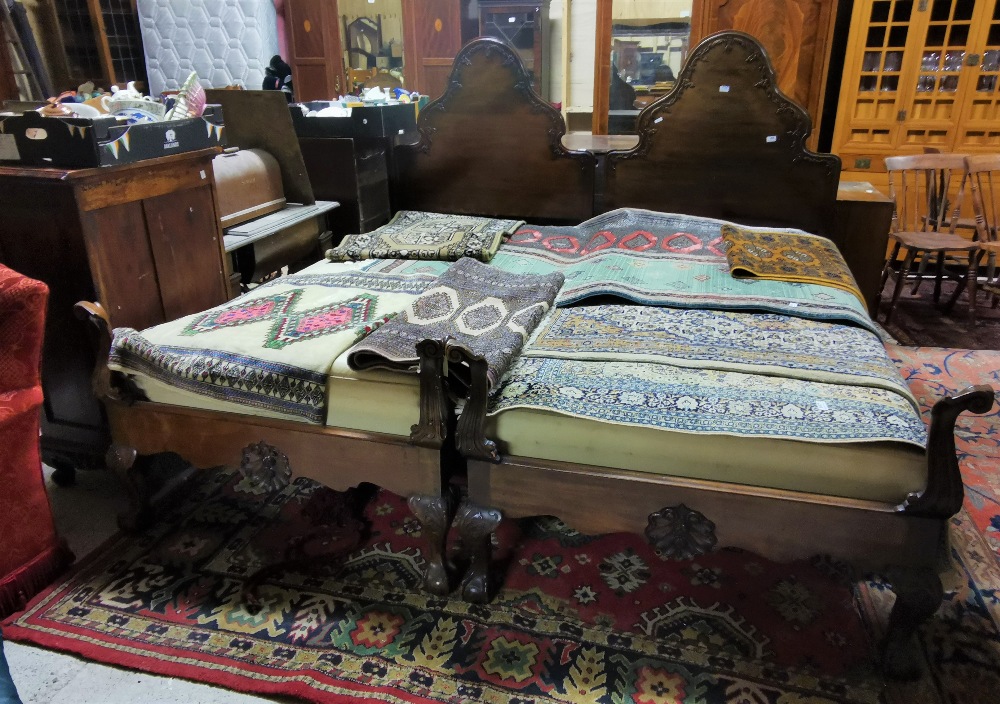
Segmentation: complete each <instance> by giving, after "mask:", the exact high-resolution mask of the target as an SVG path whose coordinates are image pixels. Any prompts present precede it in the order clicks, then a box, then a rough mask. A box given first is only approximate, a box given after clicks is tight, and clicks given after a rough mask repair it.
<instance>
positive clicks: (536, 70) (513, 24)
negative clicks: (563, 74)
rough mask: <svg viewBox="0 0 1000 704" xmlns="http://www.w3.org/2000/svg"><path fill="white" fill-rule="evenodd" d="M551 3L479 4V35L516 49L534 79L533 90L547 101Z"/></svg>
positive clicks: (532, 82) (532, 81)
mask: <svg viewBox="0 0 1000 704" xmlns="http://www.w3.org/2000/svg"><path fill="white" fill-rule="evenodd" d="M547 18H548V2H547V0H546V1H545V2H538V3H514V2H504V3H499V4H497V3H489V4H486V3H483V2H480V3H479V35H480V36H483V37H496V38H497V39H502V40H504V41H505V42H507V43H508V44H509V45H510V46H512V47H514V50H515V51H516V52H517V54H518V56H519V57H520V58H521V62H522V63H523V64H524V67H525V68H526V69H527V70H528V74H529V75H530V76H531V87H532V88H534V89H535V92H537V93H538V94H539V95H541V96H542V97H543V98H545V99H546V100H547V99H548V97H549V96H548V72H549V69H548V65H547V64H548V61H547V58H548V46H547V45H546V43H547V42H548V37H547V36H546V33H547V29H548V21H547Z"/></svg>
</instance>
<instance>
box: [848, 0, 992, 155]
mask: <svg viewBox="0 0 1000 704" xmlns="http://www.w3.org/2000/svg"><path fill="white" fill-rule="evenodd" d="M843 75H844V79H843V84H842V86H841V99H840V105H839V108H838V116H837V127H836V131H835V134H834V143H833V150H834V151H835V152H837V153H838V154H840V155H841V157H842V158H843V160H844V166H845V168H846V169H848V170H853V169H858V170H869V169H875V170H879V169H880V168H881V167H880V163H881V159H882V157H884V156H888V155H892V154H907V153H909V154H913V153H919V152H920V151H922V150H923V149H924V148H926V147H933V148H936V149H939V150H941V151H957V152H963V151H984V150H986V149H997V148H998V147H1000V127H998V121H1000V85H998V84H1000V0H862V1H861V2H859V3H858V4H856V5H855V9H854V17H853V21H852V27H851V36H850V38H849V40H848V53H847V57H846V59H845V62H844V74H843Z"/></svg>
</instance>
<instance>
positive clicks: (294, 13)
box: [286, 0, 327, 60]
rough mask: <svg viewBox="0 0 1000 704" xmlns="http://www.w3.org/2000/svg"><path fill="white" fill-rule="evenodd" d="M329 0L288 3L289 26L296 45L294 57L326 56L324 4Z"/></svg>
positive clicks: (297, 58)
mask: <svg viewBox="0 0 1000 704" xmlns="http://www.w3.org/2000/svg"><path fill="white" fill-rule="evenodd" d="M326 1H327V0H293V1H292V2H288V3H286V7H287V10H286V15H287V17H288V25H287V26H288V27H289V28H290V29H291V40H292V44H293V46H294V47H295V49H294V58H295V59H296V60H302V59H322V58H324V57H325V56H326V43H325V42H324V41H323V5H324V3H325V2H326Z"/></svg>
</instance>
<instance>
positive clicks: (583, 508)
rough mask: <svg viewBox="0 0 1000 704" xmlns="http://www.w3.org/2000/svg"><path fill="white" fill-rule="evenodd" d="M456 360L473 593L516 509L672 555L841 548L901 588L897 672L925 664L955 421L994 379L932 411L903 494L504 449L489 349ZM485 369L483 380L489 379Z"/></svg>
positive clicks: (955, 502)
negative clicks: (917, 653) (797, 485)
mask: <svg viewBox="0 0 1000 704" xmlns="http://www.w3.org/2000/svg"><path fill="white" fill-rule="evenodd" d="M448 357H449V362H450V363H458V364H466V365H468V367H469V369H470V371H471V372H472V379H473V384H472V387H471V391H470V395H469V397H468V398H467V399H466V404H465V409H464V411H463V413H462V416H461V417H460V419H459V421H458V425H457V428H456V431H455V443H456V447H457V449H458V451H459V452H460V453H461V454H462V455H464V456H465V457H466V458H467V459H468V460H469V462H468V472H469V500H468V501H467V502H466V503H465V504H463V506H461V507H460V508H459V513H458V519H457V523H458V526H459V529H460V531H461V539H462V544H463V547H464V548H465V549H466V550H467V551H469V552H470V553H471V555H470V562H471V568H470V569H469V571H468V572H467V575H466V577H465V581H464V583H463V598H465V599H466V600H469V601H475V602H482V601H485V600H487V599H488V598H489V592H490V580H491V575H490V573H489V569H488V568H489V564H490V533H491V532H492V531H494V530H495V529H496V527H497V526H498V525H499V523H500V520H501V512H502V515H503V516H505V517H511V518H517V517H524V516H532V515H546V514H549V515H556V516H558V517H559V518H561V519H562V520H564V521H565V522H566V523H568V524H569V525H571V526H573V527H574V528H576V529H577V530H581V531H584V532H589V533H605V532H615V531H626V532H633V533H640V534H644V535H646V537H647V539H649V540H650V542H651V543H653V544H654V545H655V546H656V548H657V549H658V550H659V551H660V552H661V553H662V554H664V555H667V556H671V557H674V558H675V559H690V558H692V557H695V556H697V555H700V554H702V553H705V552H707V551H709V550H712V549H714V548H715V547H717V546H727V547H728V546H731V547H740V548H744V549H747V550H750V551H752V552H755V553H757V554H760V555H764V556H766V557H769V558H771V559H776V560H791V559H798V558H805V557H811V556H814V555H817V554H829V555H832V556H834V557H836V558H838V559H842V560H845V561H848V562H850V563H852V565H854V566H855V568H857V569H859V570H866V571H867V570H872V571H878V572H880V573H882V574H884V575H886V576H887V577H888V579H889V580H890V582H891V583H892V586H893V590H894V591H895V592H896V595H897V599H896V603H895V606H894V608H893V611H892V614H891V616H890V628H889V631H888V633H887V636H886V641H885V643H884V657H883V666H884V669H885V672H886V673H887V674H888V675H889V676H891V677H896V678H913V677H916V676H917V675H918V674H919V669H918V666H917V664H916V663H917V662H918V661H917V659H916V658H915V657H914V656H913V655H912V653H913V649H914V648H915V642H914V638H913V635H914V633H915V631H916V629H917V627H918V626H919V625H920V624H921V623H922V622H923V621H925V620H926V619H928V618H930V617H931V616H932V615H933V614H934V612H935V611H936V610H937V608H938V606H939V605H940V603H941V599H942V597H943V589H942V586H941V581H940V579H939V578H938V568H939V567H940V565H939V558H940V554H941V551H940V550H939V548H940V546H941V544H942V539H943V537H944V534H945V530H946V528H947V519H948V518H950V517H951V516H952V515H954V514H955V513H957V512H958V510H959V509H960V508H961V506H962V500H963V485H962V477H961V473H960V470H959V465H958V460H957V457H956V454H955V438H954V432H955V421H956V419H957V418H958V416H959V414H961V413H962V412H965V411H969V412H972V413H986V412H988V411H989V410H990V409H991V408H992V406H993V399H994V394H993V389H991V388H990V387H988V386H977V387H974V388H971V389H968V390H966V391H963V392H962V393H960V394H957V395H955V396H950V397H947V398H944V399H942V400H940V401H938V402H937V404H935V406H934V408H933V410H932V422H931V428H930V435H929V443H928V450H927V484H926V486H925V488H924V489H923V490H922V491H921V492H919V493H916V494H912V495H910V496H909V497H908V498H907V499H906V500H905V501H904V502H902V503H901V504H899V505H892V504H884V503H879V502H876V501H862V500H856V499H845V498H842V497H832V496H823V495H818V494H808V493H804V492H794V491H784V490H777V489H767V488H759V487H751V486H744V485H737V484H729V483H724V482H713V481H705V480H696V479H686V478H679V477H670V476H665V475H653V474H649V473H641V472H632V471H626V470H619V469H611V468H607V467H596V466H586V465H580V464H573V463H567V462H556V461H549V460H540V459H536V458H524V457H507V456H503V457H502V456H501V455H500V453H499V451H498V447H497V445H496V444H495V443H494V442H493V441H492V440H490V439H488V438H487V437H486V434H485V431H484V423H485V418H486V407H487V401H488V398H487V394H486V385H485V367H484V366H483V364H482V360H480V359H478V358H476V357H475V355H472V354H471V353H470V352H469V351H468V350H467V349H464V348H462V347H459V346H455V345H451V346H449V350H448ZM477 378H478V380H477Z"/></svg>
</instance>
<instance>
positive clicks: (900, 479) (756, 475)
mask: <svg viewBox="0 0 1000 704" xmlns="http://www.w3.org/2000/svg"><path fill="white" fill-rule="evenodd" d="M486 437H489V438H496V439H497V441H498V444H499V446H500V451H501V452H502V453H503V454H504V455H508V456H513V457H532V458H536V459H542V460H553V461H558V462H574V463H579V464H585V465H591V466H597V467H611V468H615V469H625V470H632V471H636V472H646V473H651V474H659V475H663V476H671V477H684V478H688V479H702V480H707V481H718V482H727V483H732V484H743V485H747V486H754V487H765V488H770V489H781V490H785V491H797V492H806V493H810V494H819V495H822V496H842V497H845V498H849V499H860V500H864V501H878V502H881V503H888V504H899V503H902V501H903V500H904V499H905V498H906V496H907V494H909V493H910V492H914V491H920V490H922V489H923V488H924V487H925V486H926V484H927V460H926V457H925V455H924V452H923V451H921V450H920V449H918V448H916V447H906V446H901V445H899V444H896V443H888V442H879V443H839V444H832V443H808V442H803V441H795V440H777V439H773V438H757V437H740V436H727V435H711V436H706V435H698V434H693V433H684V432H677V431H670V430H662V429H658V428H648V427H630V426H623V425H613V424H610V423H602V422H600V421H596V420H591V419H587V418H578V417H570V416H566V415H562V414H558V413H554V412H551V411H544V410H540V409H530V408H515V409H511V410H507V411H504V412H503V413H500V414H498V415H496V416H490V417H489V418H487V427H486Z"/></svg>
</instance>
